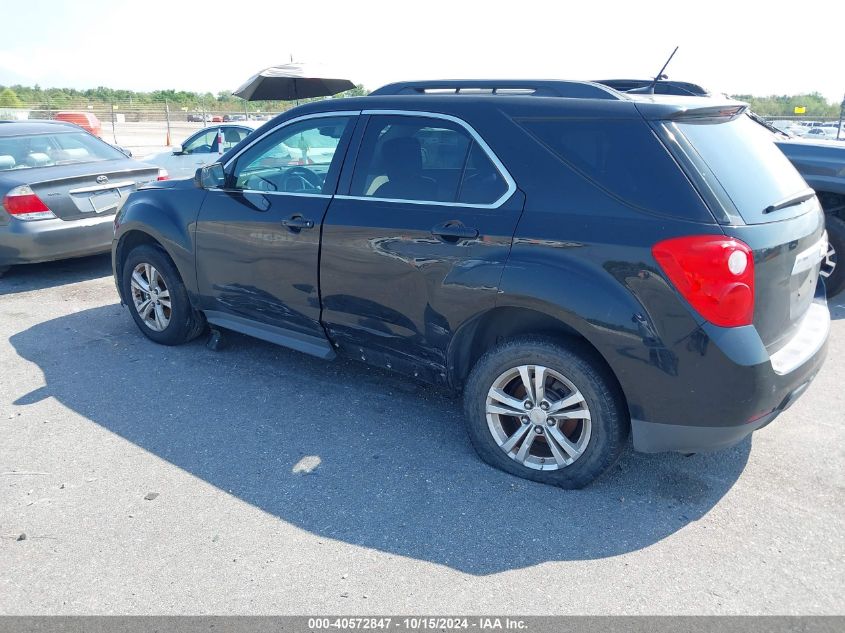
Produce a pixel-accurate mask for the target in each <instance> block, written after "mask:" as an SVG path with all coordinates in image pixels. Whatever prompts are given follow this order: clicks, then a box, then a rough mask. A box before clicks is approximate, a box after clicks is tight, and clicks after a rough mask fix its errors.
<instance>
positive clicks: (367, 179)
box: [350, 115, 508, 205]
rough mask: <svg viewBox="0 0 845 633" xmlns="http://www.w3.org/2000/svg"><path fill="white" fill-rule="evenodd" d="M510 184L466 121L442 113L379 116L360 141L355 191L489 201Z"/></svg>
mask: <svg viewBox="0 0 845 633" xmlns="http://www.w3.org/2000/svg"><path fill="white" fill-rule="evenodd" d="M507 189H508V185H507V182H506V181H505V179H504V177H503V175H502V174H501V173H500V171H499V170H498V169H497V168H496V166H495V165H494V164H493V162H492V161H491V160H490V157H489V156H488V155H487V153H486V152H485V151H484V149H483V148H482V147H481V146H480V145H479V144H478V143H477V142H476V140H475V139H474V138H473V137H472V136H471V135H470V134H469V132H468V131H467V130H466V129H465V128H464V127H463V126H461V125H459V124H457V123H454V122H452V121H448V120H445V119H438V118H429V117H420V116H402V115H375V116H372V117H371V118H370V121H369V123H368V125H367V130H366V132H365V133H364V137H363V139H362V141H361V149H360V150H359V152H358V159H357V161H356V163H355V171H354V173H353V176H352V186H351V189H350V193H351V195H353V196H359V197H366V198H376V199H381V200H412V201H418V202H440V203H449V202H452V203H455V202H456V203H461V204H479V205H488V204H494V203H495V202H497V201H498V200H499V199H500V198H501V197H502V196H503V195H504V194H505V192H506V191H507Z"/></svg>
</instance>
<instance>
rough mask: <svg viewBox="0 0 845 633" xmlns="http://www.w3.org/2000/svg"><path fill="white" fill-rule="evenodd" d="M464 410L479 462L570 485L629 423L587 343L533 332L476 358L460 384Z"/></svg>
mask: <svg viewBox="0 0 845 633" xmlns="http://www.w3.org/2000/svg"><path fill="white" fill-rule="evenodd" d="M538 376H539V377H538ZM526 384H527V385H528V387H531V389H532V391H531V392H530V393H529V389H528V387H526ZM540 385H542V392H541V393H538V391H539V390H540V387H539V386H540ZM538 399H539V400H540V401H539V402H536V400H538ZM567 403H570V404H567ZM529 405H530V406H529ZM464 411H465V414H466V422H467V430H468V433H469V436H470V439H471V440H472V444H473V446H474V447H475V450H476V451H477V452H478V454H479V456H480V457H481V459H483V460H484V461H485V462H487V463H488V464H490V465H491V466H495V467H496V468H499V469H501V470H504V471H506V472H509V473H511V474H514V475H516V476H518V477H523V478H525V479H530V480H532V481H538V482H541V483H545V484H551V485H555V486H560V487H562V488H569V489H572V488H582V487H584V486H586V485H587V484H589V483H591V482H592V481H594V480H595V479H597V478H598V477H600V476H601V475H602V474H603V473H605V472H606V471H607V470H608V469H609V468H610V467H611V466H612V465H613V464H614V462H615V461H616V460H617V459H618V458H619V455H620V454H621V452H622V448H623V447H624V445H625V441H626V439H627V437H628V432H629V428H630V423H629V421H628V414H627V407H626V405H625V402H624V399H623V397H622V394H621V393H620V390H619V387H618V385H617V384H616V382H615V380H614V379H613V377H612V376H611V375H609V371H608V370H607V368H606V367H604V366H603V365H602V364H601V363H600V362H599V361H598V360H597V359H595V358H594V357H593V356H592V354H590V353H589V352H587V351H586V350H580V349H578V348H577V347H576V346H564V345H562V344H561V343H560V342H558V341H555V340H554V339H550V338H543V337H534V336H529V337H520V338H515V339H512V340H509V341H505V342H503V343H501V344H500V345H498V346H496V347H495V348H493V349H491V350H490V351H488V352H487V353H486V354H484V356H482V357H481V358H480V359H479V361H478V362H477V363H476V364H475V366H474V367H473V369H472V371H471V372H470V375H469V378H468V380H467V383H466V386H465V388H464ZM511 413H512V414H513V415H511ZM517 436H519V437H517ZM526 441H527V442H528V447H526V446H525V443H526Z"/></svg>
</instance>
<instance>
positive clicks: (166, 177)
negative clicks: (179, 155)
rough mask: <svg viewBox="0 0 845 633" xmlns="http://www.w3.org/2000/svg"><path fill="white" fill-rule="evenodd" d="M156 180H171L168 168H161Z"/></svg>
mask: <svg viewBox="0 0 845 633" xmlns="http://www.w3.org/2000/svg"><path fill="white" fill-rule="evenodd" d="M156 180H170V174H169V173H167V170H166V169H159V170H158V177H157V178H156Z"/></svg>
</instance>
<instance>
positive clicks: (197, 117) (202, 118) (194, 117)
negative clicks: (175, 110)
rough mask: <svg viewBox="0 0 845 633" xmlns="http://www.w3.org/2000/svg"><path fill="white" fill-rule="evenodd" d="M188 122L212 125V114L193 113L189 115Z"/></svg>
mask: <svg viewBox="0 0 845 633" xmlns="http://www.w3.org/2000/svg"><path fill="white" fill-rule="evenodd" d="M188 122H193V123H197V122H199V123H203V122H205V123H210V122H211V115H210V114H201V113H199V112H192V113H191V114H189V115H188Z"/></svg>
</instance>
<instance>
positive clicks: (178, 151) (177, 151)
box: [173, 145, 185, 156]
mask: <svg viewBox="0 0 845 633" xmlns="http://www.w3.org/2000/svg"><path fill="white" fill-rule="evenodd" d="M184 151H185V150H183V149H182V146H181V145H174V146H173V155H174V156H181V155H182V153H183V152H184Z"/></svg>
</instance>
